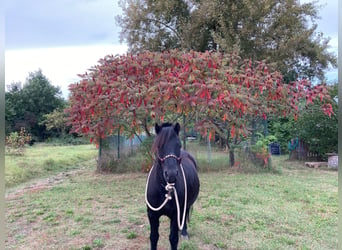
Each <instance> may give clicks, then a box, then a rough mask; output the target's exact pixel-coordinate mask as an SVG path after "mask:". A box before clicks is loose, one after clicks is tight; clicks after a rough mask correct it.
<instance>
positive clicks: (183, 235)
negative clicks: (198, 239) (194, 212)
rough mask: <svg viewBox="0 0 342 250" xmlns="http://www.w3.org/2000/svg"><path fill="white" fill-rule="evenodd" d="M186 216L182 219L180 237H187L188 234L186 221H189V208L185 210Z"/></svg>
mask: <svg viewBox="0 0 342 250" xmlns="http://www.w3.org/2000/svg"><path fill="white" fill-rule="evenodd" d="M185 216H186V218H185V220H184V226H183V229H182V232H181V238H182V239H185V240H187V239H189V236H188V231H187V229H188V227H187V222H188V221H189V208H188V209H187V210H186V214H185Z"/></svg>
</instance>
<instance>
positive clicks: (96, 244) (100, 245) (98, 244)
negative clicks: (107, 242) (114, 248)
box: [93, 238, 104, 247]
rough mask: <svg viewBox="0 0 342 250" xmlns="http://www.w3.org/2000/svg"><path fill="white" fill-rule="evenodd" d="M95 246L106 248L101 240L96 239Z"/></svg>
mask: <svg viewBox="0 0 342 250" xmlns="http://www.w3.org/2000/svg"><path fill="white" fill-rule="evenodd" d="M93 246H94V247H103V246H104V243H103V240H102V239H100V238H97V239H94V240H93Z"/></svg>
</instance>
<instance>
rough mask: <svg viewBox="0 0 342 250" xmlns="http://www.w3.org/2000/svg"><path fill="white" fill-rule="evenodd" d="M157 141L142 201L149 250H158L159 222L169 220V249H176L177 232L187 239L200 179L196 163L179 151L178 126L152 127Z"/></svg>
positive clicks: (164, 124)
mask: <svg viewBox="0 0 342 250" xmlns="http://www.w3.org/2000/svg"><path fill="white" fill-rule="evenodd" d="M155 131H156V138H155V141H154V144H153V146H152V150H153V151H154V153H155V156H156V160H155V162H154V165H153V166H152V168H151V170H150V173H149V176H148V178H147V183H146V192H145V198H146V203H147V215H148V219H149V221H150V227H151V233H150V241H151V249H152V250H154V249H157V243H158V239H159V232H158V228H159V218H160V216H162V215H166V216H167V217H169V218H170V235H169V240H170V244H171V249H173V250H175V249H177V245H178V240H179V236H178V232H179V230H180V231H181V235H182V237H186V238H187V237H188V232H187V220H188V219H189V210H190V207H191V206H192V205H193V203H194V202H195V200H196V199H197V196H198V193H199V187H200V183H199V179H198V175H197V165H196V161H195V159H194V158H193V157H192V156H191V155H190V154H189V153H188V152H186V151H183V150H181V142H180V139H179V131H180V126H179V124H178V123H176V124H175V125H172V124H170V123H163V124H162V125H161V126H159V125H158V124H156V125H155Z"/></svg>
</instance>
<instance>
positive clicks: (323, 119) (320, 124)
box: [269, 84, 338, 159]
mask: <svg viewBox="0 0 342 250" xmlns="http://www.w3.org/2000/svg"><path fill="white" fill-rule="evenodd" d="M327 88H328V89H329V95H330V96H331V99H329V102H330V104H331V107H332V110H333V112H332V113H331V114H330V115H328V116H327V115H326V114H325V113H324V109H322V106H321V105H320V102H319V100H316V101H313V104H312V105H309V106H305V105H304V103H302V105H300V106H299V117H298V120H297V122H295V121H294V119H293V117H281V118H279V117H273V118H272V119H270V122H269V133H270V134H272V135H275V136H276V137H277V139H278V141H279V142H280V143H281V145H282V152H287V143H288V142H289V141H290V140H291V139H292V138H297V137H298V138H300V139H301V140H302V141H304V142H305V143H307V144H308V145H309V148H310V151H312V152H316V153H317V154H318V157H319V158H321V159H324V158H326V153H333V152H335V153H337V146H338V139H337V138H338V119H337V117H338V104H337V92H338V90H337V89H338V84H334V85H329V86H327ZM308 102H310V101H309V100H308Z"/></svg>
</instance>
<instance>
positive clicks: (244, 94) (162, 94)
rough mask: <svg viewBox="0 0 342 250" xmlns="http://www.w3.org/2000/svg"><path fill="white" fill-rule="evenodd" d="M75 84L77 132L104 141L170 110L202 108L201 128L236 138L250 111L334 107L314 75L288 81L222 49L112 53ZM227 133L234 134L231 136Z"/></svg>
mask: <svg viewBox="0 0 342 250" xmlns="http://www.w3.org/2000/svg"><path fill="white" fill-rule="evenodd" d="M80 77H81V80H80V81H79V82H78V83H75V84H71V85H70V92H71V95H70V108H69V109H68V110H67V112H68V113H69V122H70V124H71V125H72V132H76V133H80V134H83V135H87V136H90V138H91V141H93V142H95V143H98V141H99V138H105V137H106V136H108V135H111V134H113V133H114V131H115V130H117V129H120V130H125V131H127V132H129V133H130V134H139V133H141V132H142V131H145V132H146V134H147V135H150V132H149V131H150V128H151V127H152V126H153V124H154V123H155V122H159V121H161V120H163V117H164V116H165V114H167V113H168V112H171V113H176V114H180V115H185V116H190V115H191V114H195V113H196V114H198V115H197V117H198V119H197V123H196V128H197V129H198V130H199V131H201V132H203V134H205V133H207V132H208V131H209V132H210V135H211V136H210V137H212V135H213V134H214V132H216V133H218V134H222V135H226V134H227V133H226V131H229V133H228V134H229V137H230V138H237V137H239V136H246V135H247V134H248V130H247V128H246V120H247V119H248V118H249V117H253V116H261V117H263V118H264V119H266V117H267V116H270V115H283V116H288V115H294V117H297V115H298V105H299V103H300V102H302V101H303V100H306V104H310V103H311V102H312V101H313V100H314V99H316V98H320V101H321V102H322V109H323V110H324V112H325V113H326V114H327V115H330V114H331V113H332V107H331V105H330V104H329V102H327V100H329V98H330V96H329V95H328V91H327V89H326V87H325V86H324V85H315V86H312V85H311V83H310V82H309V81H308V80H305V79H303V80H298V81H294V82H290V83H289V84H286V83H284V81H283V78H282V75H281V74H280V73H279V72H276V71H274V72H271V71H270V70H269V69H268V66H267V64H265V63H264V62H259V61H255V62H253V61H252V60H242V59H241V58H240V57H239V56H238V55H236V54H234V53H232V54H222V53H219V52H195V51H189V52H183V51H179V50H171V51H164V52H149V51H146V52H144V53H140V54H129V53H128V54H126V55H121V56H112V55H109V56H106V57H105V58H103V59H101V60H99V64H98V65H96V66H94V67H93V68H91V69H90V71H89V72H86V73H85V74H83V75H80ZM228 139H229V138H228Z"/></svg>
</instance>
